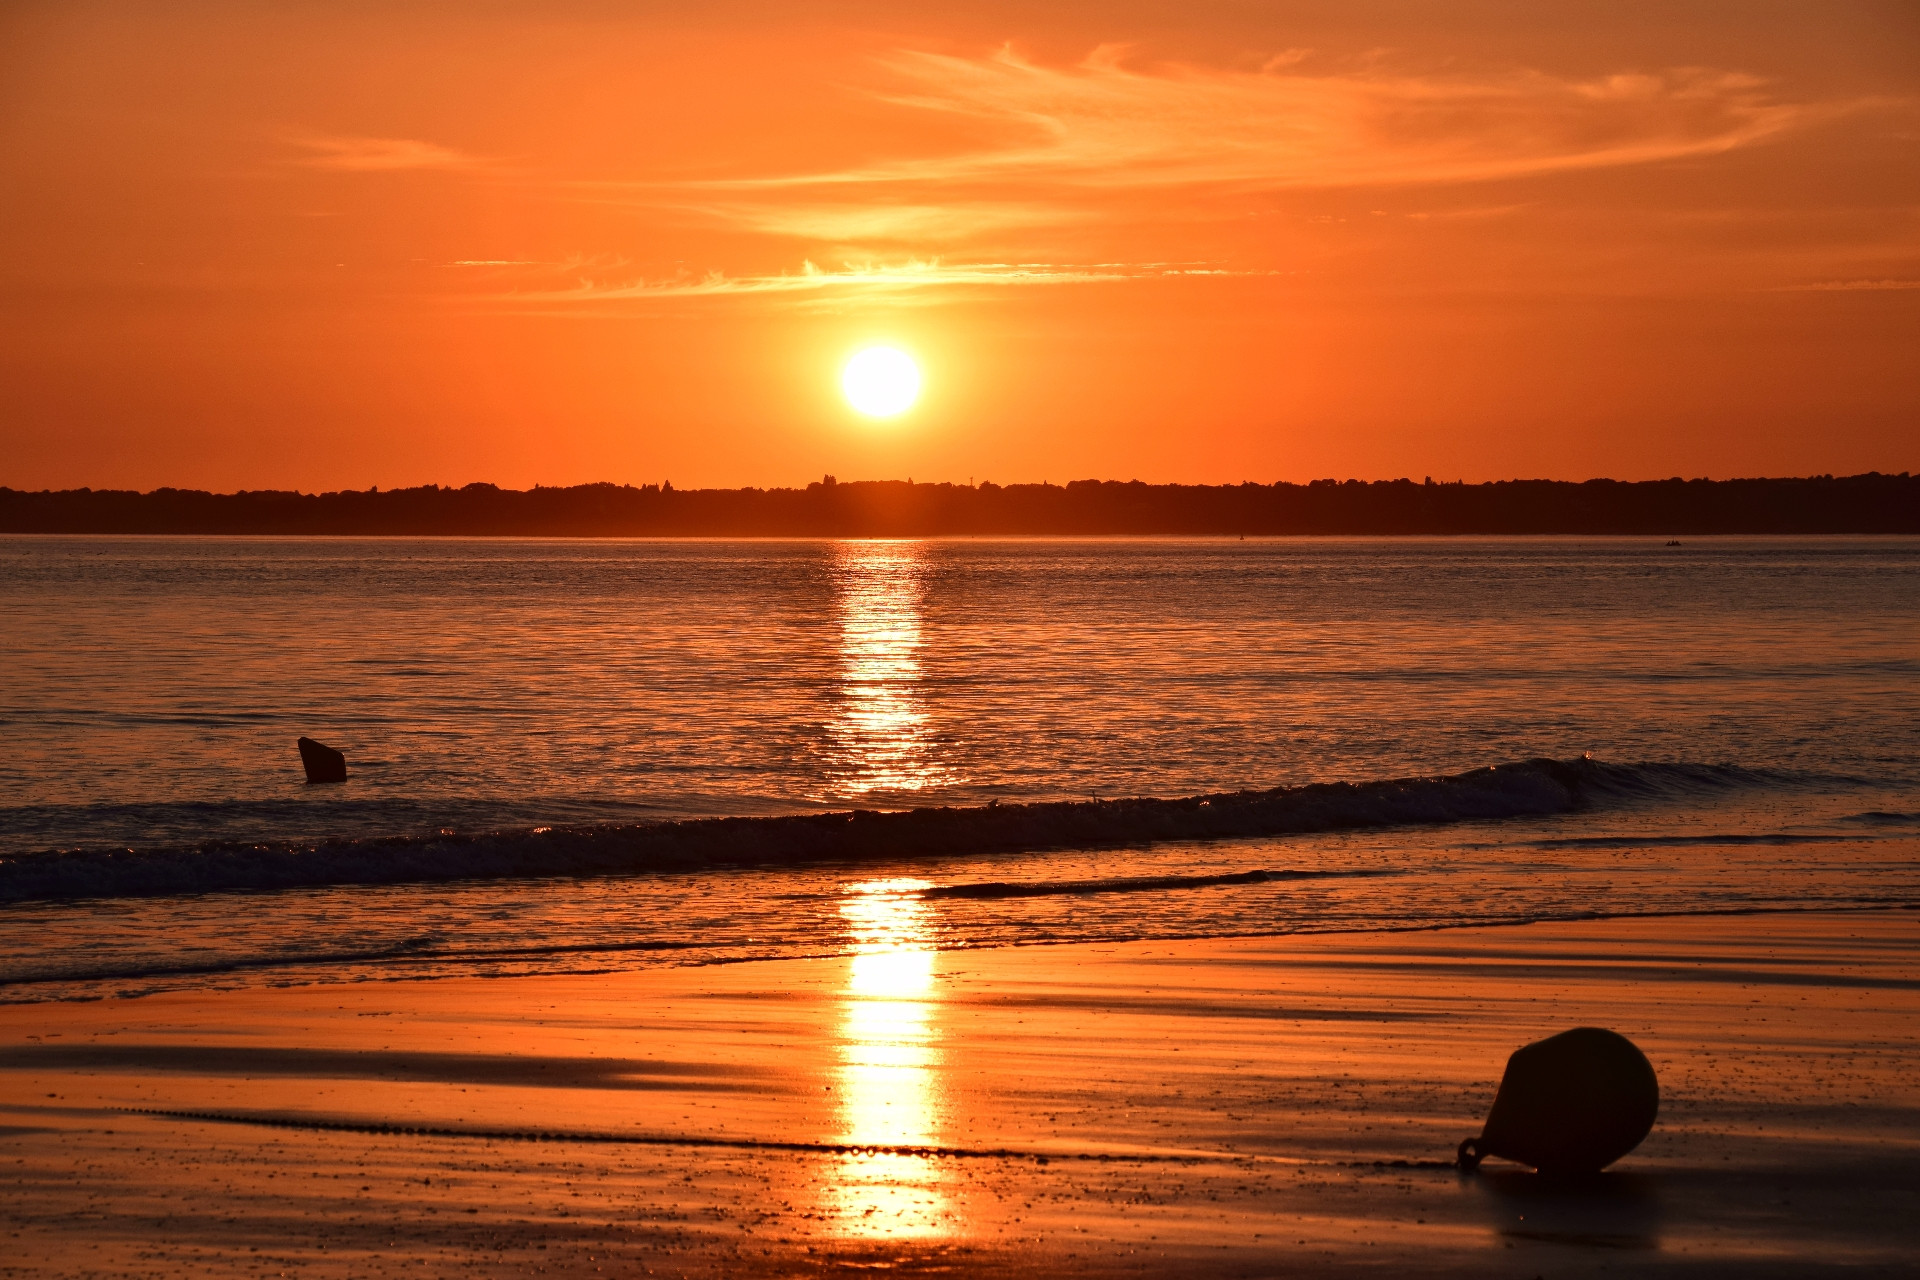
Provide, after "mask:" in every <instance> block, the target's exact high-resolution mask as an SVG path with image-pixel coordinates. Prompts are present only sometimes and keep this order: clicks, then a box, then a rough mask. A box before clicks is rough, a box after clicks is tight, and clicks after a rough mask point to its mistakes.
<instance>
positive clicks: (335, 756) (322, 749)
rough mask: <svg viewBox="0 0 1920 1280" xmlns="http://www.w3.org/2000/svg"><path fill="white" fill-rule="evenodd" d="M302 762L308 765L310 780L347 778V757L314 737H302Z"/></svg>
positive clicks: (342, 780) (328, 780)
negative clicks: (316, 740)
mask: <svg viewBox="0 0 1920 1280" xmlns="http://www.w3.org/2000/svg"><path fill="white" fill-rule="evenodd" d="M300 763H301V764H303V765H305V766H306V769H307V781H308V782H345V781H346V780H347V758H346V757H345V756H343V755H341V754H340V753H339V752H338V751H335V750H334V749H333V748H332V747H327V746H322V745H321V744H320V743H318V742H315V741H314V740H313V739H312V738H302V739H300Z"/></svg>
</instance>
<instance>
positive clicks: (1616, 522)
mask: <svg viewBox="0 0 1920 1280" xmlns="http://www.w3.org/2000/svg"><path fill="white" fill-rule="evenodd" d="M0 532H6V533H118V534H154V533H159V534H166V533H175V534H186V533H194V534H359V535H388V536H395V535H401V536H404V535H414V536H418V535H445V536H485V535H491V536H521V537H595V538H599V537H699V536H722V537H889V536H893V537H927V536H939V535H968V534H982V535H994V534H1013V535H1018V534H1169V535H1215V536H1220V535H1224V536H1229V537H1231V536H1234V535H1237V534H1245V535H1266V536H1272V535H1284V534H1552V533H1559V534H1643V535H1662V536H1683V535H1688V534H1710V533H1920V476H1909V475H1908V474H1907V473H1906V472H1904V471H1903V472H1901V473H1900V474H1899V475H1882V474H1880V473H1879V472H1877V471H1876V472H1868V473H1867V474H1865V475H1857V476H1841V477H1837V478H1836V477H1834V476H1830V475H1827V476H1809V477H1806V478H1804V479H1772V480H1764V479H1763V480H1680V479H1674V480H1647V481H1633V482H1628V481H1618V480H1588V481H1584V482H1579V483H1575V482H1571V481H1561V480H1502V481H1497V482H1494V483H1489V484H1459V483H1456V484H1434V483H1433V482H1432V481H1427V482H1426V483H1415V482H1414V481H1411V480H1377V481H1372V482H1368V481H1363V480H1347V481H1335V480H1316V481H1314V482H1313V483H1311V484H1285V483H1280V484H1252V483H1248V484H1238V485H1181V484H1143V483H1141V482H1140V481H1138V480H1134V481H1126V482H1121V481H1111V480H1075V481H1073V482H1072V483H1071V484H1068V485H1065V486H1061V485H1054V484H1010V485H997V484H980V485H956V484H914V483H913V482H912V481H910V480H909V481H898V480H876V481H858V482H851V483H846V484H841V483H838V482H836V481H835V480H834V478H833V477H832V476H828V477H827V478H826V479H825V480H823V481H818V482H815V483H813V484H810V485H808V486H807V487H806V488H804V489H675V488H674V487H673V486H672V485H671V484H648V485H638V486H635V485H615V484H583V485H574V486H572V487H570V488H539V487H536V488H533V489H529V490H518V489H501V488H497V487H495V486H494V485H490V484H470V485H467V486H465V487H464V488H459V489H453V488H443V487H441V486H439V485H424V486H421V487H419V488H415V489H391V490H387V491H385V492H381V491H380V490H378V489H369V490H367V491H366V492H364V493H363V492H359V491H356V490H345V491H342V492H339V493H316V494H307V493H293V492H287V491H283V490H273V489H260V490H248V491H245V492H241V493H205V492H201V491H199V490H193V489H156V490H154V491H153V492H151V493H136V492H132V491H129V490H114V489H66V490H61V491H59V492H50V491H42V492H39V493H27V492H21V491H18V490H14V489H8V488H0Z"/></svg>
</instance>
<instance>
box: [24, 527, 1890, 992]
mask: <svg viewBox="0 0 1920 1280" xmlns="http://www.w3.org/2000/svg"><path fill="white" fill-rule="evenodd" d="M0 613H3V615H4V618H5V627H4V630H3V631H0V999H5V1000H40V999H56V998H85V997H92V996H98V995H103V994H110V993H126V992H141V991H150V990H159V989H167V988H172V987H180V986H208V985H212V986H227V985H239V984H250V983H287V982H313V981H348V980H374V979H384V978H394V977H421V976H437V975H443V974H453V973H461V974H472V973H485V974H508V973H526V972H554V971H582V970H593V969H606V968H612V967H625V966H632V965H644V964H660V963H700V962H711V961H715V960H732V959H743V958H752V957H761V956H781V955H800V954H827V953H839V952H847V951H854V952H858V951H860V950H862V949H876V948H879V949H900V948H929V947H967V946H983V945H1018V944H1026V943H1036V942H1049V941H1066V940H1091V939H1121V938H1145V937H1174V936H1203V935H1229V934H1247V933H1264V932H1278V931H1289V930H1326V929H1357V928H1382V927H1385V928H1419V927H1437V926H1444V925H1448V924H1459V923H1467V922H1478V921H1508V920H1514V921H1517V920H1524V919H1539V918H1549V917H1566V916H1579V915H1588V914H1594V913H1615V912H1618V913H1634V912H1701V911H1740V910H1775V909H1797V908H1804V907H1812V906H1824V907H1848V906H1873V905H1879V906H1886V905H1893V906H1900V907H1909V908H1911V907H1914V906H1916V905H1920V540H1914V539H1843V538H1824V539H1798V540H1771V539H1744V538H1728V539H1700V540H1692V541H1689V543H1688V544H1687V545H1686V546H1684V547H1678V548H1669V547H1664V546H1661V545H1660V544H1659V542H1658V541H1657V540H1638V539H1604V540H1601V539H1595V540H1574V539H1523V540H1489V539H1434V540H1410V539H1324V540H1323V539H1288V540H1256V541H1246V542H1242V541H1197V540H1181V541H1143V540H1084V541H1061V540H987V539H979V540H934V541H792V542H778V541H739V542H728V541H657V542H644V541H639V542H577V541H508V540H445V539H442V540H418V541H413V540H392V539H378V540H375V539H212V538H209V539H174V538H149V539H108V538H9V539H0ZM302 734H306V735H309V736H312V737H315V738H318V739H320V740H322V741H324V742H327V743H330V744H332V745H334V746H337V747H339V748H341V749H342V750H344V751H345V752H346V754H347V757H348V760H349V768H350V771H351V777H350V779H349V781H348V782H346V783H345V784H342V785H337V786H308V785H306V784H305V782H304V781H303V778H302V776H301V772H300V768H299V762H298V757H297V755H296V753H295V751H294V745H293V741H294V739H295V738H296V737H297V736H299V735H302ZM1409 780H1419V781H1409ZM1313 784H1351V785H1337V786H1333V787H1325V786H1321V787H1319V788H1317V789H1311V788H1313ZM1276 788H1279V789H1285V790H1278V791H1275V790H1273V789H1276ZM1302 788H1309V789H1306V790H1302ZM1247 791H1256V792H1271V794H1268V795H1264V796H1258V797H1251V798H1249V797H1246V796H1242V795H1238V794H1237V793H1242V792H1247ZM915 809H921V810H925V809H939V810H941V812H937V813H931V814H929V813H921V814H918V815H914V816H912V817H911V818H889V817H862V818H858V819H853V820H846V819H842V818H836V817H828V816H826V815H833V814H844V813H847V812H849V811H854V810H860V811H876V812H880V813H886V812H893V811H903V810H915ZM794 815H815V817H813V818H812V819H804V818H803V819H802V820H799V821H796V819H795V818H794ZM714 819H740V820H741V821H732V822H714V821H711V820H714ZM662 824H668V825H664V826H663V825H662Z"/></svg>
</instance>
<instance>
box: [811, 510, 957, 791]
mask: <svg viewBox="0 0 1920 1280" xmlns="http://www.w3.org/2000/svg"><path fill="white" fill-rule="evenodd" d="M833 573H834V580H835V583H836V603H837V606H838V609H839V614H840V684H839V689H838V705H837V708H836V710H835V712H834V715H833V717H832V720H831V721H830V723H829V725H828V739H829V743H830V751H831V758H832V765H833V772H834V773H835V774H836V775H837V776H836V777H835V779H834V782H835V784H836V786H837V787H838V789H839V790H841V791H842V792H843V793H849V794H852V795H855V796H867V795H874V794H885V793H889V792H896V793H897V792H909V793H910V792H915V791H921V790H924V789H926V788H928V787H934V786H943V785H946V784H949V783H951V782H953V781H954V780H955V779H954V776H953V771H952V769H951V768H950V767H948V766H946V765H945V764H943V763H942V761H941V760H940V758H939V754H938V744H937V743H936V742H935V740H934V735H933V732H932V726H931V723H930V717H929V714H928V711H927V703H926V698H925V696H924V695H923V694H922V692H921V690H920V683H921V680H922V672H921V663H920V650H921V647H922V644H923V640H922V635H921V602H922V596H923V594H924V591H925V583H924V577H925V573H926V565H925V562H924V560H923V558H922V554H921V548H920V544H919V543H916V542H908V541H858V542H852V541H850V542H842V543H840V544H839V545H838V546H837V547H836V548H835V558H834V567H833Z"/></svg>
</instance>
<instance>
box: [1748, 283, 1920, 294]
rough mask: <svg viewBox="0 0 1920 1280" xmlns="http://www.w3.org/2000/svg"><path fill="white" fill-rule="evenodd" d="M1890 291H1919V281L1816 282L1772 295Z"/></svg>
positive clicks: (1781, 287)
mask: <svg viewBox="0 0 1920 1280" xmlns="http://www.w3.org/2000/svg"><path fill="white" fill-rule="evenodd" d="M1890 289H1920V280H1816V281H1814V282H1813V283H1811V284H1783V285H1779V286H1776V287H1775V288H1774V289H1773V290H1772V292H1774V293H1875V292H1882V291H1885V290H1890Z"/></svg>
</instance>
